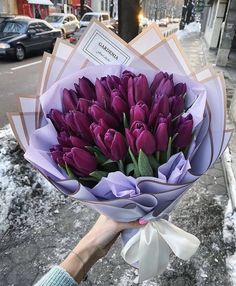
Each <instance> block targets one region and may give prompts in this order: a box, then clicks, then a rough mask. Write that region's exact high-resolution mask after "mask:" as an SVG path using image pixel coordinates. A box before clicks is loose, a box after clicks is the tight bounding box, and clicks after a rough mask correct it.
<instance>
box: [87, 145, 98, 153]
mask: <svg viewBox="0 0 236 286" xmlns="http://www.w3.org/2000/svg"><path fill="white" fill-rule="evenodd" d="M85 148H86V149H88V150H89V151H90V152H92V153H95V152H100V153H101V151H100V149H99V148H98V147H97V146H85Z"/></svg>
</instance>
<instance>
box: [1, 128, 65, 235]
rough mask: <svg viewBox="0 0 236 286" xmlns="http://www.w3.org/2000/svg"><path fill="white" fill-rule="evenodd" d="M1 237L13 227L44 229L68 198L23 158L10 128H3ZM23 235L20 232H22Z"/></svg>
mask: <svg viewBox="0 0 236 286" xmlns="http://www.w3.org/2000/svg"><path fill="white" fill-rule="evenodd" d="M0 177H1V181H0V182H1V184H0V237H1V236H2V235H3V234H4V233H5V232H6V231H7V230H8V229H9V228H10V227H11V226H13V225H14V226H19V227H21V226H22V225H24V226H28V227H31V226H33V225H35V224H37V225H38V227H40V225H41V224H44V223H45V221H43V222H42V221H41V220H40V216H39V215H38V214H40V213H43V214H44V217H45V218H46V217H48V220H50V219H52V218H50V215H51V213H52V212H54V211H55V212H56V211H57V205H58V203H60V204H63V203H64V201H65V198H64V196H63V195H62V194H60V193H59V192H57V191H55V189H54V188H53V187H52V186H51V185H50V184H49V183H48V182H47V181H46V180H45V179H44V178H43V177H42V176H41V175H40V174H39V173H38V172H37V171H35V170H34V169H33V168H32V166H31V165H30V164H29V163H27V162H26V161H25V160H24V158H23V151H22V150H21V149H20V147H19V145H18V143H17V142H16V140H15V139H14V137H13V134H12V132H11V129H10V128H9V126H5V127H4V128H2V129H0ZM19 232H20V231H19Z"/></svg>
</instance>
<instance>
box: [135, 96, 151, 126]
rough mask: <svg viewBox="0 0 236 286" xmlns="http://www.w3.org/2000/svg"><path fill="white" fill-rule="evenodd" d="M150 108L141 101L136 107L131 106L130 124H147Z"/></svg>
mask: <svg viewBox="0 0 236 286" xmlns="http://www.w3.org/2000/svg"><path fill="white" fill-rule="evenodd" d="M148 112H149V110H148V107H147V105H146V104H144V103H143V102H142V101H139V102H138V103H137V104H136V105H134V106H131V109H130V122H131V124H132V123H133V122H134V121H141V122H145V123H146V122H147V117H148Z"/></svg>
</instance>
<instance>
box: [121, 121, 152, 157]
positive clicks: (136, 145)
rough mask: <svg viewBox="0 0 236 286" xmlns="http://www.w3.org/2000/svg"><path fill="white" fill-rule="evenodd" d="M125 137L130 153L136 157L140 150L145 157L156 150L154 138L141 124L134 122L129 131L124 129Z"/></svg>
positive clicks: (144, 125)
mask: <svg viewBox="0 0 236 286" xmlns="http://www.w3.org/2000/svg"><path fill="white" fill-rule="evenodd" d="M125 135H126V139H127V142H128V145H129V146H130V148H131V151H132V152H133V153H134V154H135V155H138V152H139V151H140V149H142V150H143V152H144V153H145V154H147V155H151V154H152V153H153V152H155V150H156V143H155V138H154V136H153V135H152V133H151V132H150V131H149V130H148V129H147V125H146V124H145V123H143V122H139V121H134V122H133V123H132V125H131V128H130V129H127V128H126V129H125Z"/></svg>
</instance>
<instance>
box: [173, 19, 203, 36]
mask: <svg viewBox="0 0 236 286" xmlns="http://www.w3.org/2000/svg"><path fill="white" fill-rule="evenodd" d="M200 31H201V24H200V23H197V22H193V23H190V24H188V25H185V27H184V30H178V31H177V32H176V36H177V38H178V39H179V40H181V39H182V38H186V37H189V36H191V35H192V34H193V33H200Z"/></svg>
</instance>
